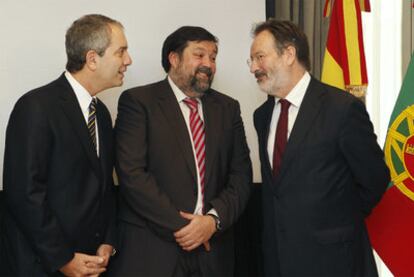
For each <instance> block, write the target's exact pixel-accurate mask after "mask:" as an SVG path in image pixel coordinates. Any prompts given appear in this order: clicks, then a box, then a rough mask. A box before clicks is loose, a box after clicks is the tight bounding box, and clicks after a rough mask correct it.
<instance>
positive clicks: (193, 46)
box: [184, 40, 218, 53]
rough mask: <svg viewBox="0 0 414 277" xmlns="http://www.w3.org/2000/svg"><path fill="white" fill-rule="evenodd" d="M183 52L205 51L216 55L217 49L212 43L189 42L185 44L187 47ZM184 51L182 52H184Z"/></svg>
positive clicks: (205, 41)
mask: <svg viewBox="0 0 414 277" xmlns="http://www.w3.org/2000/svg"><path fill="white" fill-rule="evenodd" d="M185 50H189V51H194V50H201V51H207V52H208V53H217V51H218V48H217V44H216V43H215V42H214V41H207V40H203V41H189V42H188V43H187V47H186V48H185ZM185 50H184V51H185Z"/></svg>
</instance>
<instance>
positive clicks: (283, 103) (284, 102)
mask: <svg viewBox="0 0 414 277" xmlns="http://www.w3.org/2000/svg"><path fill="white" fill-rule="evenodd" d="M279 103H280V106H281V108H282V110H287V109H289V107H290V102H289V101H288V100H286V99H280V100H279Z"/></svg>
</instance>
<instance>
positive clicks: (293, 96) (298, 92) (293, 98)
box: [275, 71, 311, 108]
mask: <svg viewBox="0 0 414 277" xmlns="http://www.w3.org/2000/svg"><path fill="white" fill-rule="evenodd" d="M310 81H311V76H310V74H309V73H308V72H307V71H306V72H305V74H303V76H302V78H301V79H300V80H299V82H297V84H296V85H295V86H294V87H293V89H292V90H291V91H290V92H289V93H288V95H287V96H286V97H285V99H286V100H288V101H289V102H290V103H291V104H292V105H293V106H295V107H296V108H299V107H300V105H301V104H302V100H303V97H304V96H305V93H306V90H307V88H308V86H309V83H310ZM278 100H279V98H276V101H275V102H276V103H277V102H278Z"/></svg>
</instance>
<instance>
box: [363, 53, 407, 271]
mask: <svg viewBox="0 0 414 277" xmlns="http://www.w3.org/2000/svg"><path fill="white" fill-rule="evenodd" d="M384 153H385V160H386V163H387V165H388V167H389V169H390V172H391V182H390V185H389V187H388V189H387V191H386V193H385V194H384V196H383V198H382V199H381V201H380V203H379V204H378V205H377V206H376V207H375V208H374V210H373V211H372V214H371V215H370V216H369V217H368V218H367V227H368V232H369V237H370V240H371V243H372V246H373V248H374V249H375V250H376V251H377V253H378V255H379V256H380V257H381V259H382V260H383V262H384V263H385V264H386V265H387V266H388V268H389V269H390V271H391V272H392V273H393V274H394V275H395V276H414V267H413V258H412V257H413V251H414V59H413V58H411V62H410V65H409V67H408V70H407V73H406V75H405V78H404V81H403V85H402V87H401V91H400V94H399V96H398V98H397V102H396V104H395V106H394V110H393V112H392V114H391V118H390V123H389V126H388V133H387V139H386V142H385V147H384Z"/></svg>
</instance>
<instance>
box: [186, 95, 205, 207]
mask: <svg viewBox="0 0 414 277" xmlns="http://www.w3.org/2000/svg"><path fill="white" fill-rule="evenodd" d="M184 103H185V104H186V105H187V106H188V108H189V109H190V129H191V135H192V139H193V144H194V150H195V153H196V158H197V167H198V173H199V178H200V188H201V197H202V199H201V200H202V203H204V199H203V198H204V173H205V163H204V161H205V157H206V155H205V143H204V140H205V134H204V123H203V121H202V120H201V117H200V115H199V114H198V101H197V100H195V99H191V98H186V99H184Z"/></svg>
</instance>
